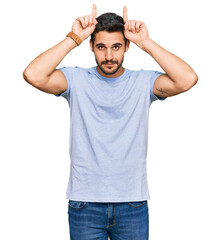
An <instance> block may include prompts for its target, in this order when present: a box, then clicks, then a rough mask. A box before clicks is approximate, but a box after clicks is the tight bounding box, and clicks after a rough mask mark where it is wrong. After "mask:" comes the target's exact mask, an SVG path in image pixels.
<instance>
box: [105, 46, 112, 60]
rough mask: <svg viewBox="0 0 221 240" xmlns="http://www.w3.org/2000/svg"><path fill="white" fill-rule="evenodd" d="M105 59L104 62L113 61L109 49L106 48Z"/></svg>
mask: <svg viewBox="0 0 221 240" xmlns="http://www.w3.org/2000/svg"><path fill="white" fill-rule="evenodd" d="M105 58H106V60H108V61H110V60H112V59H113V54H112V50H111V49H110V48H107V50H106V56H105Z"/></svg>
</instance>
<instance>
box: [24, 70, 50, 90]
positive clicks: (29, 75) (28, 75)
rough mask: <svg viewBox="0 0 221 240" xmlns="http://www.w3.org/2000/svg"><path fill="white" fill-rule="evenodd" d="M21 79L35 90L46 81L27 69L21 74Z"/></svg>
mask: <svg viewBox="0 0 221 240" xmlns="http://www.w3.org/2000/svg"><path fill="white" fill-rule="evenodd" d="M23 78H24V80H25V81H26V82H28V83H29V84H31V85H32V86H34V87H37V88H38V87H40V86H41V85H42V84H43V83H45V82H46V81H47V78H42V77H39V76H38V75H37V74H36V73H34V72H33V71H30V70H29V69H27V68H26V69H25V70H24V72H23Z"/></svg>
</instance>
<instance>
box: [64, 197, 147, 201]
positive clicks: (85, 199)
mask: <svg viewBox="0 0 221 240" xmlns="http://www.w3.org/2000/svg"><path fill="white" fill-rule="evenodd" d="M67 200H72V201H81V202H138V201H145V200H147V201H148V200H150V197H144V198H140V199H137V198H136V199H135V198H130V199H129V198H128V199H109V200H107V199H91V198H90V199H88V198H73V197H67Z"/></svg>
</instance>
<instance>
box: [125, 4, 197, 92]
mask: <svg viewBox="0 0 221 240" xmlns="http://www.w3.org/2000/svg"><path fill="white" fill-rule="evenodd" d="M123 19H124V22H125V25H124V27H125V37H126V38H127V39H128V40H130V41H132V42H134V43H135V44H136V45H137V46H138V47H140V48H141V49H142V50H144V51H145V52H147V53H148V54H150V55H151V56H152V57H153V58H154V59H155V61H156V62H157V63H158V64H159V65H160V66H161V68H162V69H163V70H164V71H165V72H166V73H165V74H163V75H161V76H159V77H158V78H157V79H156V81H155V82H154V86H153V92H154V94H155V95H157V96H159V97H170V96H174V95H177V94H179V93H182V92H185V91H187V90H189V89H190V88H192V87H193V86H194V85H195V84H196V83H197V81H198V76H197V75H196V73H195V72H194V71H193V69H192V68H191V67H190V66H189V65H188V64H187V63H186V62H184V61H183V60H182V59H180V58H179V57H177V56H176V55H174V54H173V53H171V52H169V51H167V50H166V49H164V48H163V47H161V46H159V45H158V44H157V43H155V42H154V41H153V40H152V39H150V37H149V33H148V30H147V27H146V25H145V24H144V22H141V21H136V20H128V15H127V7H126V6H125V7H124V9H123Z"/></svg>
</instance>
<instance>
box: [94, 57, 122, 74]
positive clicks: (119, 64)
mask: <svg viewBox="0 0 221 240" xmlns="http://www.w3.org/2000/svg"><path fill="white" fill-rule="evenodd" d="M95 61H96V63H97V66H98V67H99V68H100V70H101V71H102V72H103V73H104V74H106V75H113V74H115V73H116V72H117V71H118V70H119V68H120V67H121V66H122V64H123V61H124V57H123V58H122V61H121V62H120V63H119V62H118V61H108V60H107V61H102V62H101V64H99V62H98V61H97V58H96V57H95ZM108 63H114V64H117V68H116V69H114V70H113V71H112V72H106V71H105V70H104V68H102V65H103V64H108Z"/></svg>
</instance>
